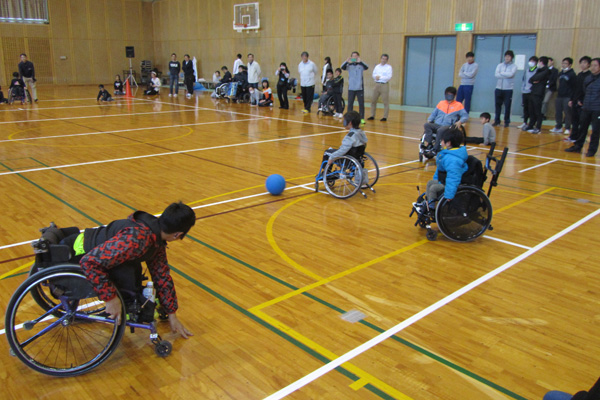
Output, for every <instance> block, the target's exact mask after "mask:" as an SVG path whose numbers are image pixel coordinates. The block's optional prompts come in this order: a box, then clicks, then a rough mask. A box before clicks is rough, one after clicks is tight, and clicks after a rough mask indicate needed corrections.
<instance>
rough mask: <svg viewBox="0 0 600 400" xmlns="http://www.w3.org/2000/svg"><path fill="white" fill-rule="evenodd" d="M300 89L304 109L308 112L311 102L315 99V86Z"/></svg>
mask: <svg viewBox="0 0 600 400" xmlns="http://www.w3.org/2000/svg"><path fill="white" fill-rule="evenodd" d="M301 89H302V101H303V102H304V109H305V110H308V111H309V112H310V107H311V106H312V103H313V100H314V99H315V85H312V86H301Z"/></svg>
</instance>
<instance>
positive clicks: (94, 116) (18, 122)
mask: <svg viewBox="0 0 600 400" xmlns="http://www.w3.org/2000/svg"><path fill="white" fill-rule="evenodd" d="M191 111H192V110H177V111H153V112H143V113H131V114H128V113H125V114H109V115H90V116H87V117H63V118H46V119H26V120H22V121H2V122H0V124H23V123H29V122H46V121H69V120H72V119H88V118H108V117H126V116H132V115H148V114H153V115H154V114H174V113H178V112H191ZM256 117H260V115H256Z"/></svg>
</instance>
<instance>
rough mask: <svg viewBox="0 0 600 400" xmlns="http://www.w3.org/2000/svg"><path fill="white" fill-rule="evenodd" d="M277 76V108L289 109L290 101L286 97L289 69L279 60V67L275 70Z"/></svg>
mask: <svg viewBox="0 0 600 400" xmlns="http://www.w3.org/2000/svg"><path fill="white" fill-rule="evenodd" d="M275 76H276V77H277V97H278V98H279V108H281V109H283V110H289V108H290V102H289V100H288V97H287V92H288V79H289V78H290V70H289V69H288V67H287V65H286V63H284V62H281V64H279V69H277V71H275Z"/></svg>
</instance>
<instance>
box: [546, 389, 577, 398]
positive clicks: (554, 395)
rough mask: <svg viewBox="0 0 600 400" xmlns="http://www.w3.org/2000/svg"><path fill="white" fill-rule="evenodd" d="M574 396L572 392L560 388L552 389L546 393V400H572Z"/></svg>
mask: <svg viewBox="0 0 600 400" xmlns="http://www.w3.org/2000/svg"><path fill="white" fill-rule="evenodd" d="M572 398H573V395H572V394H569V393H567V392H560V391H558V390H551V391H549V392H548V393H546V394H545V395H544V400H571V399H572Z"/></svg>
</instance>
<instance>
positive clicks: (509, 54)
mask: <svg viewBox="0 0 600 400" xmlns="http://www.w3.org/2000/svg"><path fill="white" fill-rule="evenodd" d="M506 56H510V58H512V59H513V60H514V59H515V53H514V51H512V50H506V52H505V53H504V57H506Z"/></svg>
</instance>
